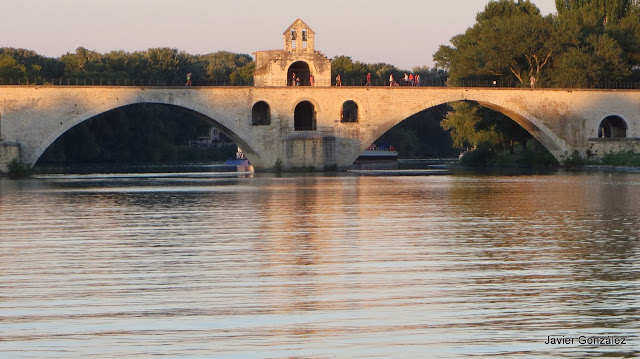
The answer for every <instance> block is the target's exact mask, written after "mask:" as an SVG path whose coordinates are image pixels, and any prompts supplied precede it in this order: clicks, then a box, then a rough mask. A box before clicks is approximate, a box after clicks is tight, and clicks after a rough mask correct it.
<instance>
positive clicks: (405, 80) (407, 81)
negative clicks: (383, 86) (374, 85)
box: [336, 72, 420, 86]
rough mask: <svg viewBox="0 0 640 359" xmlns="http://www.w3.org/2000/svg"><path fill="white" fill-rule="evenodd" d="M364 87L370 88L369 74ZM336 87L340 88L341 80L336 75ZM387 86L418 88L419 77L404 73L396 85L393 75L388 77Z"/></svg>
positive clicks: (369, 73)
mask: <svg viewBox="0 0 640 359" xmlns="http://www.w3.org/2000/svg"><path fill="white" fill-rule="evenodd" d="M366 81H367V82H366V85H365V86H371V72H368V73H367V78H366ZM336 86H342V78H341V77H340V74H338V76H336ZM389 86H420V75H419V74H416V75H413V74H407V73H406V72H405V73H404V77H402V78H401V79H400V83H398V82H397V81H395V79H394V78H393V74H390V75H389Z"/></svg>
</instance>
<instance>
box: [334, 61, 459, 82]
mask: <svg viewBox="0 0 640 359" xmlns="http://www.w3.org/2000/svg"><path fill="white" fill-rule="evenodd" d="M410 72H412V73H413V74H417V75H420V78H421V82H422V84H424V85H433V84H437V85H442V84H444V83H445V81H446V78H447V73H446V71H444V70H443V69H439V70H438V69H436V68H429V67H428V66H421V67H415V68H413V71H409V70H402V69H398V68H397V67H395V66H393V65H389V64H385V63H376V64H365V63H363V62H360V61H355V62H354V61H353V60H352V59H351V57H348V56H336V57H334V58H333V60H332V61H331V76H332V79H335V78H336V76H337V75H338V74H340V78H341V80H342V84H343V85H345V86H351V85H356V86H362V85H365V84H366V78H367V73H371V83H372V84H373V85H374V86H388V85H389V75H392V74H393V78H394V79H395V80H396V82H400V79H401V78H402V77H403V76H404V74H405V73H410Z"/></svg>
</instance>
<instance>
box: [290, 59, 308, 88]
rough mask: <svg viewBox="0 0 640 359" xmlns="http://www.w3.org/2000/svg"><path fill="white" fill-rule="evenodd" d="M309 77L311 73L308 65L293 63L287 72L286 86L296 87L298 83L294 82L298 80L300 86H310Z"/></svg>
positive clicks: (300, 62) (302, 62) (299, 62)
mask: <svg viewBox="0 0 640 359" xmlns="http://www.w3.org/2000/svg"><path fill="white" fill-rule="evenodd" d="M294 74H295V76H294ZM310 75H311V71H310V70H309V65H308V64H307V63H306V62H304V61H298V62H294V63H293V64H291V66H289V71H287V86H296V85H297V83H298V82H297V81H296V80H299V84H300V86H310V85H311V82H310V80H309V76H310Z"/></svg>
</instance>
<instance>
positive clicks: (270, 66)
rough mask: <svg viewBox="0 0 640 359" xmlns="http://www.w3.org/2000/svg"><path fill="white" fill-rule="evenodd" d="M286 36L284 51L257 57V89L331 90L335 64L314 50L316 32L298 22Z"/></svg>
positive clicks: (255, 82) (255, 80)
mask: <svg viewBox="0 0 640 359" xmlns="http://www.w3.org/2000/svg"><path fill="white" fill-rule="evenodd" d="M282 35H283V38H284V49H283V50H267V51H258V52H255V53H254V55H255V58H256V70H255V73H254V75H253V83H254V86H331V60H329V59H328V58H327V57H326V56H325V55H323V54H322V53H321V52H319V51H315V50H314V43H315V33H314V32H313V30H311V28H310V27H309V26H308V25H307V24H305V23H304V21H302V20H300V19H297V20H296V21H294V22H293V24H291V26H289V27H288V28H287V30H285V32H284V34H282Z"/></svg>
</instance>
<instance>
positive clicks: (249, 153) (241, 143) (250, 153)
mask: <svg viewBox="0 0 640 359" xmlns="http://www.w3.org/2000/svg"><path fill="white" fill-rule="evenodd" d="M145 104H146V105H157V106H166V107H171V108H173V109H176V110H178V111H181V112H183V113H185V114H188V115H190V116H193V117H195V118H198V119H200V120H202V121H205V122H207V123H209V124H211V125H213V126H216V127H217V128H218V129H220V131H222V132H223V133H224V134H225V135H226V136H227V137H229V138H230V139H231V141H233V143H235V144H236V145H237V146H238V147H240V148H242V151H243V153H244V154H245V156H246V157H247V159H248V160H249V162H250V163H251V164H252V165H254V167H256V166H257V167H259V166H262V161H261V159H260V157H259V154H258V153H257V152H256V151H255V149H254V148H252V147H251V146H250V145H249V144H248V143H247V142H246V141H245V140H244V139H243V138H242V137H241V136H240V135H238V134H237V133H235V132H234V131H233V130H231V129H230V128H228V127H227V126H225V125H224V123H223V122H222V121H219V120H216V119H214V118H212V117H210V116H208V115H206V114H203V113H201V112H198V111H196V110H193V109H190V108H187V107H184V106H181V105H177V104H171V103H163V102H153V101H141V102H134V103H128V104H124V105H121V106H115V107H112V108H109V109H106V110H105V109H102V110H98V111H96V112H92V113H84V114H80V115H78V116H76V117H75V118H73V119H72V120H71V121H67V122H63V123H61V124H60V126H59V127H58V128H57V130H56V131H55V132H53V133H52V134H51V135H50V136H49V137H47V138H46V139H45V140H43V141H42V142H41V143H40V144H39V146H38V148H37V150H36V151H35V152H34V154H33V157H32V158H31V159H30V163H33V164H36V163H37V162H38V160H39V159H40V158H41V157H42V155H43V154H44V152H45V151H46V150H47V149H48V148H49V147H50V146H51V145H52V144H53V143H54V142H55V141H56V140H57V139H58V138H60V137H61V136H62V135H64V134H65V133H67V132H68V131H69V130H71V129H72V128H74V127H76V126H77V125H79V124H81V123H83V122H86V121H88V120H91V119H93V118H96V117H97V116H99V115H103V114H105V113H108V112H110V111H114V110H118V109H123V108H128V107H132V106H138V105H145Z"/></svg>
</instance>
